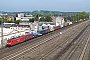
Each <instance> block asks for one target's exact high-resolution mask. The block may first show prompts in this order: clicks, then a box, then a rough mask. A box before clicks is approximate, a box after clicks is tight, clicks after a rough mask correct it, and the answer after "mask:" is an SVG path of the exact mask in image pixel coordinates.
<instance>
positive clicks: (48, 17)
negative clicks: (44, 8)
mask: <svg viewBox="0 0 90 60" xmlns="http://www.w3.org/2000/svg"><path fill="white" fill-rule="evenodd" d="M44 21H46V22H51V21H52V18H51V17H50V16H49V15H48V16H46V17H45V20H44Z"/></svg>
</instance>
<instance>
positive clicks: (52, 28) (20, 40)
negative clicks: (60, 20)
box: [6, 23, 69, 46]
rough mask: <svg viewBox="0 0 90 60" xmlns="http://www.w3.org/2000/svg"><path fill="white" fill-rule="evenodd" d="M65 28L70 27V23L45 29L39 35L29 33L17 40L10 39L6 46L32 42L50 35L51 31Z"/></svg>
mask: <svg viewBox="0 0 90 60" xmlns="http://www.w3.org/2000/svg"><path fill="white" fill-rule="evenodd" d="M65 26H69V23H67V24H63V26H60V25H59V26H54V27H51V28H46V29H43V30H41V31H38V33H35V32H34V33H29V34H26V35H22V36H18V37H16V38H12V39H9V40H7V43H6V46H13V45H16V44H18V43H21V42H24V41H27V40H30V39H32V38H35V37H38V36H39V35H44V34H46V33H49V32H51V31H55V30H58V29H60V28H63V27H65Z"/></svg>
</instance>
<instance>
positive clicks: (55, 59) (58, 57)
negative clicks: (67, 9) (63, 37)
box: [53, 25, 89, 60]
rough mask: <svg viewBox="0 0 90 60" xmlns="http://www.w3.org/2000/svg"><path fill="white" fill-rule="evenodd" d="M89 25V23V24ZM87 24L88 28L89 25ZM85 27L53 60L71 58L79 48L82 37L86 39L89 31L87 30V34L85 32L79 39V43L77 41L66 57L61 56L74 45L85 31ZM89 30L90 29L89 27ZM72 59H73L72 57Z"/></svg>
mask: <svg viewBox="0 0 90 60" xmlns="http://www.w3.org/2000/svg"><path fill="white" fill-rule="evenodd" d="M88 26H89V25H88ZM88 26H86V28H87V27H88ZM86 28H84V29H83V30H82V31H81V32H80V34H79V35H77V36H76V38H74V40H73V41H71V43H70V44H68V45H67V46H66V48H64V49H63V50H62V51H60V52H59V53H58V54H57V55H56V56H54V57H53V60H59V59H60V60H65V59H67V60H69V59H70V58H71V56H72V54H73V53H74V52H75V50H76V49H77V47H78V45H79V44H80V43H81V42H82V39H84V37H85V36H86V34H87V33H88V32H87V31H86V32H85V34H83V35H84V36H83V37H82V38H81V39H80V41H78V43H77V44H76V43H75V46H74V47H73V48H72V50H71V51H70V53H68V54H67V57H64V59H61V57H62V56H63V54H64V53H65V52H66V51H67V50H68V49H69V48H70V47H71V46H72V43H74V42H75V41H77V39H78V38H79V37H80V36H81V35H82V33H83V32H84V30H85V29H86ZM88 30H89V29H88ZM71 60H72V59H71Z"/></svg>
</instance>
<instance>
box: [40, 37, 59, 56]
mask: <svg viewBox="0 0 90 60" xmlns="http://www.w3.org/2000/svg"><path fill="white" fill-rule="evenodd" d="M56 39H57V38H56ZM56 39H54V40H56ZM54 42H55V41H54ZM52 43H53V42H52ZM47 44H48V43H47ZM48 45H51V44H48ZM40 48H41V47H40ZM44 52H47V51H44ZM41 54H43V53H41ZM44 55H46V54H44Z"/></svg>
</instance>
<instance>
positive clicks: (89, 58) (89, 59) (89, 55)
mask: <svg viewBox="0 0 90 60" xmlns="http://www.w3.org/2000/svg"><path fill="white" fill-rule="evenodd" d="M88 60H90V51H89V53H88Z"/></svg>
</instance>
